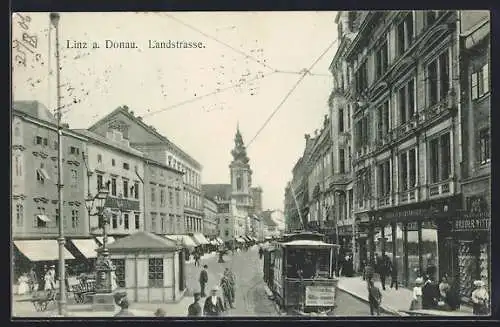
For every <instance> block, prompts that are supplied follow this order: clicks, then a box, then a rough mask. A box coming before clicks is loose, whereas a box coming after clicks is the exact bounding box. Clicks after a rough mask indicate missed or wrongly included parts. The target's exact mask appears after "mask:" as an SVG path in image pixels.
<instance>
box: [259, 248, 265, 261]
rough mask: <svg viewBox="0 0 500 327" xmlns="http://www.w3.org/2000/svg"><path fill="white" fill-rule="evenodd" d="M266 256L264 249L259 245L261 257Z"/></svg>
mask: <svg viewBox="0 0 500 327" xmlns="http://www.w3.org/2000/svg"><path fill="white" fill-rule="evenodd" d="M263 256H264V249H262V246H259V259H262V257H263Z"/></svg>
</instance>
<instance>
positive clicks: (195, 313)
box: [188, 292, 203, 317]
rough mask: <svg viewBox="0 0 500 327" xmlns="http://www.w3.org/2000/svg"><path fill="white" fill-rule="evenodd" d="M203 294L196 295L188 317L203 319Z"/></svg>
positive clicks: (189, 308)
mask: <svg viewBox="0 0 500 327" xmlns="http://www.w3.org/2000/svg"><path fill="white" fill-rule="evenodd" d="M200 299H201V293H200V292H195V293H194V302H193V303H191V304H190V305H189V307H188V317H201V316H202V315H203V311H202V310H201V305H200V303H199V302H200Z"/></svg>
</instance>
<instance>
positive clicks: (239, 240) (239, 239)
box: [236, 237, 245, 243]
mask: <svg viewBox="0 0 500 327" xmlns="http://www.w3.org/2000/svg"><path fill="white" fill-rule="evenodd" d="M236 242H240V243H245V240H244V239H243V238H241V237H238V238H237V239H236Z"/></svg>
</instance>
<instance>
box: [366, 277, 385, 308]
mask: <svg viewBox="0 0 500 327" xmlns="http://www.w3.org/2000/svg"><path fill="white" fill-rule="evenodd" d="M368 302H369V303H370V314H371V315H372V316H374V315H377V316H380V304H381V303H382V293H381V292H380V289H379V288H378V287H377V286H375V283H374V282H373V280H372V279H370V280H369V281H368Z"/></svg>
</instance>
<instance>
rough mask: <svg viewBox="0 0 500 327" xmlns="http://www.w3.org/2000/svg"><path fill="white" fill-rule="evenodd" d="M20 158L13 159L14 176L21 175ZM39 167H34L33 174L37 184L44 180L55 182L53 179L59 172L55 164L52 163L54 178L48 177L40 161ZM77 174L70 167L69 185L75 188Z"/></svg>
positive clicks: (77, 182)
mask: <svg viewBox="0 0 500 327" xmlns="http://www.w3.org/2000/svg"><path fill="white" fill-rule="evenodd" d="M21 160H22V158H21V157H20V156H16V159H15V161H16V176H21V175H22V168H21V167H22V164H21ZM18 165H19V166H18ZM39 167H40V168H36V169H35V175H36V180H37V182H38V183H39V184H42V185H44V184H45V181H49V180H54V183H55V180H56V179H57V176H58V173H59V172H58V170H57V164H55V165H54V178H53V179H51V178H50V175H49V173H48V171H47V169H45V163H43V162H41V163H40V166H39ZM78 176H79V174H78V170H77V169H72V168H71V169H69V177H70V182H69V187H71V188H77V187H78V186H79V185H80V183H79V180H78Z"/></svg>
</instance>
